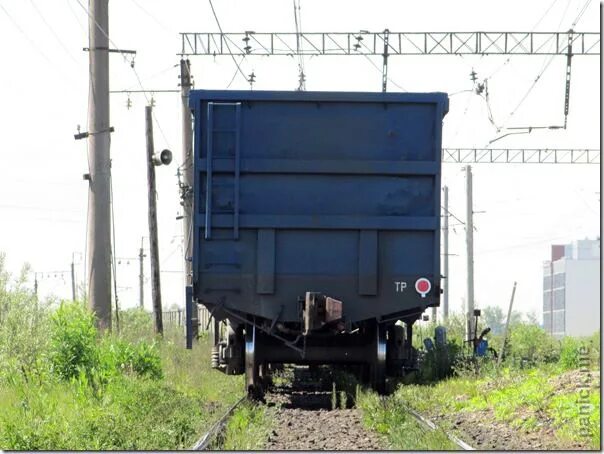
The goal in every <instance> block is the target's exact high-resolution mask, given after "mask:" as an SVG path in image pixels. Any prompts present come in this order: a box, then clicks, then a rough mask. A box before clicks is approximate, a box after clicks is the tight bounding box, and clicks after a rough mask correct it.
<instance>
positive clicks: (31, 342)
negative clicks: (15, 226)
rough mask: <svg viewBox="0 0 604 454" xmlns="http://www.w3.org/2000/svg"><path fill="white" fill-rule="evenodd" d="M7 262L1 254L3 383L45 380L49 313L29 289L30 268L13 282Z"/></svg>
mask: <svg viewBox="0 0 604 454" xmlns="http://www.w3.org/2000/svg"><path fill="white" fill-rule="evenodd" d="M4 263H5V256H4V254H1V253H0V380H1V381H6V380H10V381H15V380H21V379H24V380H29V379H30V377H31V378H33V377H35V378H37V379H41V378H42V377H45V376H46V375H47V370H48V367H47V364H46V362H45V355H44V353H45V351H46V349H47V347H48V329H49V324H48V311H47V309H46V307H43V306H42V305H41V304H39V302H38V300H37V297H36V296H35V294H34V293H33V292H32V291H31V290H30V289H28V288H27V287H26V282H27V277H28V275H29V274H30V268H29V266H28V265H25V266H23V268H22V270H21V273H20V275H19V277H18V278H17V279H15V280H14V281H12V279H11V276H10V274H9V273H8V272H7V271H6V270H5V266H4ZM38 381H39V380H38Z"/></svg>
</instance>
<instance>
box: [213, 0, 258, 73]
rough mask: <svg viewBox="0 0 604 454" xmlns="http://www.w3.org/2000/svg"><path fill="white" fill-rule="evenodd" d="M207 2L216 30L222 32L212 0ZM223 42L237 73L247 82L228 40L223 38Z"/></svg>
mask: <svg viewBox="0 0 604 454" xmlns="http://www.w3.org/2000/svg"><path fill="white" fill-rule="evenodd" d="M208 2H209V3H210V8H211V9H212V14H213V15H214V19H215V20H216V25H217V26H218V30H220V33H221V34H224V32H223V31H222V26H221V25H220V21H219V20H218V15H217V14H216V10H215V9H214V4H213V3H212V0H208ZM224 43H225V44H226V47H227V50H228V51H229V55H230V56H231V58H232V59H233V63H235V66H236V67H237V70H238V71H239V73H240V74H241V76H243V78H244V79H245V80H246V81H247V82H249V80H248V77H247V76H246V75H245V73H244V72H243V71H242V69H241V66H239V63H237V60H236V59H235V56H234V55H233V52H231V47H230V46H229V42H228V40H226V39H225V41H224Z"/></svg>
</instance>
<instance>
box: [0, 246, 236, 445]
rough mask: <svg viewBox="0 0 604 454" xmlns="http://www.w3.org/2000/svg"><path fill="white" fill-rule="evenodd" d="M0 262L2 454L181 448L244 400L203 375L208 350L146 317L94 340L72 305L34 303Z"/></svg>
mask: <svg viewBox="0 0 604 454" xmlns="http://www.w3.org/2000/svg"><path fill="white" fill-rule="evenodd" d="M3 263H4V256H3V255H2V254H0V449H10V450H163V449H168V450H174V449H183V448H185V449H186V448H189V447H190V446H192V445H193V444H194V442H195V441H196V440H197V439H198V438H199V437H200V436H201V434H202V433H203V432H205V431H206V430H207V429H208V428H209V427H210V426H211V425H212V424H213V423H214V422H215V421H216V420H217V419H218V418H219V417H220V416H221V415H222V414H223V413H224V411H226V409H227V408H228V407H229V406H231V405H232V404H233V403H234V402H235V401H236V400H237V399H238V398H239V397H240V396H241V395H242V394H243V379H242V377H240V376H239V377H233V376H226V375H224V374H222V373H220V372H218V371H215V370H213V369H211V368H210V365H209V351H210V345H209V343H208V342H207V340H206V339H202V340H200V342H199V343H198V345H196V346H195V347H194V349H193V350H186V349H185V348H184V333H183V331H182V328H176V327H171V326H167V327H166V332H165V336H164V338H163V339H162V338H158V337H156V336H155V335H154V332H153V325H152V319H151V317H150V314H146V313H144V312H142V311H139V310H128V311H124V312H122V313H120V319H121V320H120V330H119V333H118V332H117V329H116V328H117V326H116V327H114V330H113V334H108V333H105V334H102V335H101V334H99V333H98V332H97V331H96V329H95V328H94V325H93V319H92V317H91V315H90V313H89V312H87V310H85V309H84V306H83V305H81V304H79V303H66V304H59V303H58V302H56V301H44V302H42V301H38V300H37V298H36V297H35V295H33V294H32V292H31V290H28V289H27V288H26V287H25V285H24V282H25V281H26V279H25V275H26V272H27V269H24V272H23V273H22V275H21V276H20V277H19V278H17V279H16V280H13V279H12V278H11V276H10V275H8V273H6V272H5V271H4V268H3Z"/></svg>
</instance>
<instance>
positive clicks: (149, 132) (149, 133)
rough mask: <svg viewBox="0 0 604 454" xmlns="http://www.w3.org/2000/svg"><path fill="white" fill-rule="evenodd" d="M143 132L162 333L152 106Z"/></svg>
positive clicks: (160, 331) (155, 288)
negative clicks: (145, 144)
mask: <svg viewBox="0 0 604 454" xmlns="http://www.w3.org/2000/svg"><path fill="white" fill-rule="evenodd" d="M145 125H146V128H145V132H146V137H147V181H148V185H149V245H150V247H149V252H150V256H151V299H152V300H153V312H154V313H155V332H156V333H158V334H160V335H162V336H163V334H164V327H163V323H162V309H161V286H160V280H159V274H160V273H159V244H158V239H157V237H158V234H157V201H156V197H157V192H156V190H155V164H154V162H153V161H154V160H153V155H154V154H155V151H154V146H153V107H151V106H146V107H145Z"/></svg>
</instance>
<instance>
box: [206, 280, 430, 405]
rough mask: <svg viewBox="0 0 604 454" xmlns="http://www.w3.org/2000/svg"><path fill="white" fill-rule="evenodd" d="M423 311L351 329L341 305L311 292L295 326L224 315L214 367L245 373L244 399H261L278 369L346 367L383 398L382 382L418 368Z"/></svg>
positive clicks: (366, 323)
mask: <svg viewBox="0 0 604 454" xmlns="http://www.w3.org/2000/svg"><path fill="white" fill-rule="evenodd" d="M423 309H424V308H418V310H417V311H415V312H413V313H406V314H404V316H403V317H401V318H399V319H397V318H390V319H388V320H377V319H369V320H363V321H360V322H355V323H350V322H347V321H346V320H345V318H344V317H343V316H342V313H343V312H342V303H341V302H340V301H338V300H335V299H333V298H330V297H326V296H324V295H322V294H319V293H314V292H307V294H306V298H305V300H304V301H302V302H301V305H300V320H299V321H298V322H279V321H278V320H267V319H261V318H257V317H251V316H249V315H248V316H245V315H243V314H238V313H236V312H234V311H230V310H224V309H223V310H222V313H223V314H224V315H225V316H224V319H223V320H222V322H223V323H222V324H221V325H222V329H217V330H215V333H216V334H215V338H214V349H213V352H212V366H213V367H214V368H217V369H219V370H221V371H223V372H225V373H227V374H242V373H245V375H246V388H247V390H248V393H249V394H250V395H252V396H255V397H259V396H261V395H262V394H263V383H265V382H266V379H267V378H268V376H269V374H270V370H272V369H274V368H275V367H278V366H279V365H281V364H301V365H345V366H346V367H347V368H349V369H350V370H352V371H354V372H355V373H356V374H357V375H358V377H359V379H360V381H361V382H362V383H365V384H367V385H370V386H371V387H373V388H374V389H375V390H376V391H378V392H380V393H384V392H385V390H386V376H402V375H404V374H405V373H407V372H409V371H412V370H415V369H416V367H417V352H416V350H415V349H414V348H413V346H412V343H411V339H412V338H413V336H412V334H413V333H412V329H413V324H414V322H415V321H416V320H417V319H418V318H419V316H420V313H421V311H423ZM397 320H398V321H397Z"/></svg>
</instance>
